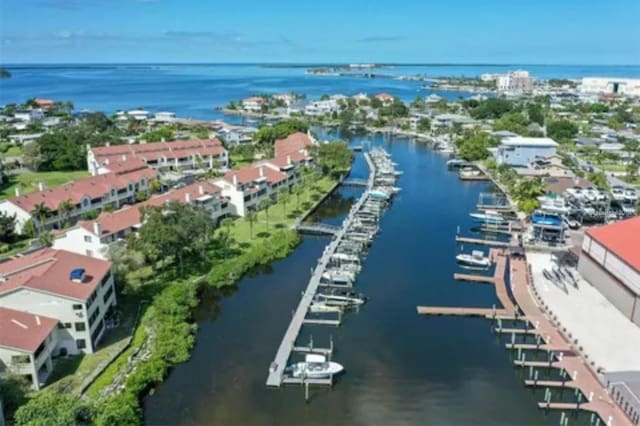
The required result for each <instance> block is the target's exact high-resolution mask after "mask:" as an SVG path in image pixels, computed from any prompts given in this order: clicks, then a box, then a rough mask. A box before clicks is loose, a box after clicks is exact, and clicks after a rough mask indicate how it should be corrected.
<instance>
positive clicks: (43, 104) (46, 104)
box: [34, 98, 55, 109]
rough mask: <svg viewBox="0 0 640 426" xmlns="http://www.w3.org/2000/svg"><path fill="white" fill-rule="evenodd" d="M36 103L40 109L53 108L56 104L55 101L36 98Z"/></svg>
mask: <svg viewBox="0 0 640 426" xmlns="http://www.w3.org/2000/svg"><path fill="white" fill-rule="evenodd" d="M34 102H35V103H36V104H37V105H38V106H39V107H40V108H45V109H47V108H51V107H52V106H53V104H55V101H53V100H51V99H43V98H35V99H34Z"/></svg>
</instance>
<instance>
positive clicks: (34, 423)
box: [14, 390, 88, 426]
mask: <svg viewBox="0 0 640 426" xmlns="http://www.w3.org/2000/svg"><path fill="white" fill-rule="evenodd" d="M87 417H88V410H87V406H85V405H84V403H83V402H82V400H81V399H80V398H78V397H77V396H75V395H72V394H70V393H65V392H54V391H50V390H43V391H41V392H38V393H37V394H36V395H35V396H34V397H33V398H32V399H31V400H29V402H27V403H26V404H24V405H23V406H21V407H20V408H18V410H17V411H16V414H15V416H14V419H15V424H16V426H69V425H75V424H79V423H80V424H81V423H85V419H86V418H87Z"/></svg>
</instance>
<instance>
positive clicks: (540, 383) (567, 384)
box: [524, 380, 578, 389]
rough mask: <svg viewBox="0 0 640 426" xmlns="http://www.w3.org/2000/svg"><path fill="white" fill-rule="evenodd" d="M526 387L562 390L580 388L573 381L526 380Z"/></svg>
mask: <svg viewBox="0 0 640 426" xmlns="http://www.w3.org/2000/svg"><path fill="white" fill-rule="evenodd" d="M524 385H525V386H527V387H540V388H560V389H563V388H568V389H576V388H578V386H577V385H576V384H575V383H574V382H573V381H572V380H566V381H564V382H562V381H559V380H525V381H524Z"/></svg>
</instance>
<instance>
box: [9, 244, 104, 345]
mask: <svg viewBox="0 0 640 426" xmlns="http://www.w3.org/2000/svg"><path fill="white" fill-rule="evenodd" d="M115 305H116V295H115V285H114V281H113V275H112V273H111V263H110V262H107V261H104V260H100V259H95V258H91V257H87V256H82V255H80V254H76V253H71V252H67V251H63V250H55V249H51V248H46V249H42V250H38V251H35V252H32V253H29V254H26V255H24V256H21V257H17V258H14V259H12V260H10V261H7V262H4V263H0V307H3V308H8V309H13V310H17V311H22V312H28V313H30V314H34V315H42V316H46V317H49V318H53V319H55V320H57V321H59V322H60V324H61V325H60V330H59V332H58V335H57V342H56V345H55V350H56V352H57V353H71V354H76V353H79V352H86V353H92V352H94V351H95V349H96V347H97V345H98V343H99V342H100V339H101V338H102V336H103V335H104V333H105V329H106V327H105V316H107V315H109V314H110V313H111V312H112V311H113V309H114V308H115Z"/></svg>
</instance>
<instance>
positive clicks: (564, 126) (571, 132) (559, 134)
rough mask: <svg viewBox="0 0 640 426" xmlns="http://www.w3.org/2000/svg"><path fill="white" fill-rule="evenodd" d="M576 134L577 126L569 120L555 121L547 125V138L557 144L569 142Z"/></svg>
mask: <svg viewBox="0 0 640 426" xmlns="http://www.w3.org/2000/svg"><path fill="white" fill-rule="evenodd" d="M577 134H578V126H577V125H576V124H575V123H573V122H572V121H569V120H555V121H551V122H550V123H549V124H547V136H549V137H550V138H551V139H553V140H555V141H558V142H570V141H571V140H572V139H573V138H575V137H576V135H577Z"/></svg>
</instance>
